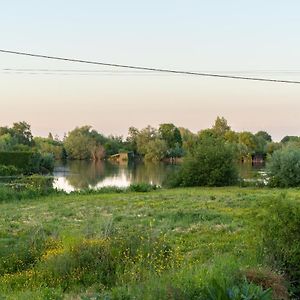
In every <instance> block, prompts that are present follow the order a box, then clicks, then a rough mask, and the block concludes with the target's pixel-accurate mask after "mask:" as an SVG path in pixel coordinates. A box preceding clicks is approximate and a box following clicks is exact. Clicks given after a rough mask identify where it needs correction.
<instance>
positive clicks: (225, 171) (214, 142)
mask: <svg viewBox="0 0 300 300" xmlns="http://www.w3.org/2000/svg"><path fill="white" fill-rule="evenodd" d="M235 157H236V155H235V153H234V151H233V150H232V147H230V145H228V144H226V143H225V141H224V140H223V139H221V138H213V137H208V138H206V139H202V140H200V141H199V143H198V144H197V146H196V147H195V148H194V149H193V151H191V152H189V153H188V155H187V156H186V157H185V159H184V161H183V164H182V166H181V169H180V171H179V172H178V174H176V175H175V177H173V178H172V177H171V178H170V179H169V184H170V185H171V186H173V187H175V186H227V185H232V184H234V183H236V182H237V179H238V177H237V168H236V161H235Z"/></svg>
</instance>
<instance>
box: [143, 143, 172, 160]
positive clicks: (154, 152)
mask: <svg viewBox="0 0 300 300" xmlns="http://www.w3.org/2000/svg"><path fill="white" fill-rule="evenodd" d="M167 149H168V146H167V143H166V142H165V141H164V140H161V139H158V138H156V139H154V140H151V141H150V142H149V143H148V145H147V152H146V154H145V159H146V160H148V161H160V160H162V159H163V158H164V157H165V156H166V152H167Z"/></svg>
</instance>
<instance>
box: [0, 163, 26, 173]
mask: <svg viewBox="0 0 300 300" xmlns="http://www.w3.org/2000/svg"><path fill="white" fill-rule="evenodd" d="M19 174H21V172H20V170H19V169H18V168H16V167H15V166H4V165H0V176H15V175H19Z"/></svg>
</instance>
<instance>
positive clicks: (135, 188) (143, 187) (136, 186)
mask: <svg viewBox="0 0 300 300" xmlns="http://www.w3.org/2000/svg"><path fill="white" fill-rule="evenodd" d="M156 189H157V186H156V185H154V184H150V183H143V182H142V183H132V184H131V185H130V186H129V191H131V192H142V193H146V192H151V191H153V190H156Z"/></svg>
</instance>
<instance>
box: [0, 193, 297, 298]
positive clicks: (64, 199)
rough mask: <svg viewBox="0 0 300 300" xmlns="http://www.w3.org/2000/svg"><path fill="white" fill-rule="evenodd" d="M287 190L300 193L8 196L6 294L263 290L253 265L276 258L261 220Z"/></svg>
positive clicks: (4, 215) (1, 239)
mask: <svg viewBox="0 0 300 300" xmlns="http://www.w3.org/2000/svg"><path fill="white" fill-rule="evenodd" d="M282 193H285V194H287V195H288V197H289V198H290V199H294V200H295V201H299V199H300V191H299V190H296V189H291V190H276V189H267V188H265V189H255V188H238V187H232V188H184V189H183V188H182V189H173V190H157V191H153V192H149V193H108V194H91V195H54V196H48V197H42V198H40V199H34V200H20V201H11V202H10V203H4V202H3V203H1V204H0V214H1V218H0V245H1V247H0V295H1V296H2V297H3V299H224V298H222V297H221V298H217V297H215V298H214V296H213V293H219V290H222V287H223V288H224V289H227V288H232V289H233V290H235V289H236V288H238V287H239V288H243V285H245V284H246V285H247V288H250V289H251V288H252V289H256V288H257V286H256V285H255V286H254V284H252V283H251V282H250V283H249V282H248V281H247V282H246V281H245V280H246V279H244V278H246V277H247V276H246V275H245V274H247V272H251V270H260V269H262V268H263V269H265V268H267V267H268V266H263V265H262V260H261V249H260V241H261V235H260V230H259V229H260V223H261V222H262V221H263V219H264V215H265V214H266V213H267V210H268V205H267V203H270V200H274V201H276V199H278V198H279V197H280V196H281V194H282ZM208 295H210V296H208ZM1 296H0V298H1ZM209 297H211V298H209ZM231 299H235V298H231ZM236 299H238V298H236ZM249 299H250V298H249ZM251 299H252V298H251ZM253 299H254V298H253ZM255 299H256V298H255ZM261 299H271V298H261Z"/></svg>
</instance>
